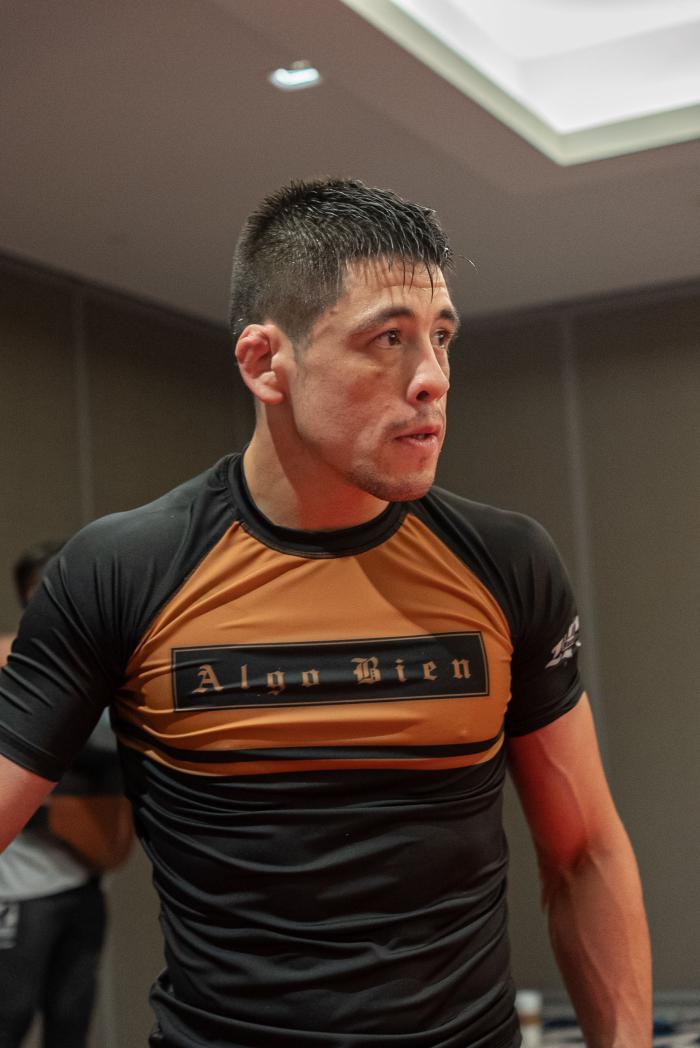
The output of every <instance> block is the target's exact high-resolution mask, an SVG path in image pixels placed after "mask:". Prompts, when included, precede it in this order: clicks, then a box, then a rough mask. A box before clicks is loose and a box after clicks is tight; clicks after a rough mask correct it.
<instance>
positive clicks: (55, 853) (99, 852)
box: [0, 541, 132, 1048]
mask: <svg viewBox="0 0 700 1048" xmlns="http://www.w3.org/2000/svg"><path fill="white" fill-rule="evenodd" d="M61 545H62V543H60V542H55V541H49V542H42V543H38V544H37V545H34V546H32V547H30V548H29V549H28V550H26V551H25V552H24V553H23V554H22V556H21V557H20V558H19V559H18V561H17V562H16V564H15V567H14V577H15V585H16V589H17V595H18V597H19V601H20V604H21V605H22V607H26V606H27V604H28V602H29V599H30V597H31V595H32V594H33V593H34V591H35V590H36V588H37V586H38V585H39V581H40V579H41V576H42V574H43V572H44V569H45V568H46V565H47V563H48V562H49V560H50V559H51V558H52V557H53V556H55V554H56V553H57V552H58V550H59V549H60V548H61ZM11 641H12V638H11V637H9V636H2V637H0V665H2V664H3V663H4V662H5V661H6V659H7V657H8V656H9V653H10V648H11ZM131 837H132V831H131V819H130V816H129V809H128V806H127V802H126V800H125V798H124V796H123V794H122V783H121V777H120V773H119V763H118V760H117V753H116V747H115V744H114V736H113V734H112V732H111V730H110V728H109V724H108V723H107V724H105V723H104V718H103V717H101V718H100V720H99V722H98V724H97V727H96V728H95V730H94V731H93V733H92V735H91V736H90V739H89V741H88V744H87V745H86V746H85V747H84V748H83V749H82V751H81V752H80V753H79V754H78V756H77V758H76V760H75V761H74V763H73V765H72V766H71V768H70V769H69V770H68V772H67V773H66V774H65V775H64V776H63V778H62V780H61V782H60V784H59V786H58V787H57V789H56V791H55V793H54V794H53V795H52V797H51V798H50V800H49V801H48V802H47V803H46V804H45V805H43V806H42V807H40V808H39V809H38V811H37V812H36V814H35V815H34V816H33V817H32V819H31V820H30V822H29V823H28V825H27V826H26V827H25V829H24V830H23V831H22V832H21V833H20V834H19V835H18V836H17V838H16V839H15V840H14V841H13V843H12V844H11V845H10V846H9V847H8V848H7V849H6V850H5V851H4V852H3V853H2V855H0V1001H1V1002H2V1004H0V1048H19V1046H20V1045H21V1044H22V1042H23V1040H24V1036H25V1034H26V1033H27V1031H28V1029H29V1027H30V1026H31V1023H32V1020H33V1018H34V1016H35V1015H36V1014H38V1013H40V1014H41V1016H42V1044H43V1045H44V1048H68V1046H70V1048H81V1046H82V1045H85V1044H86V1043H87V1036H88V1030H89V1027H90V1019H91V1016H92V1011H93V1006H94V1001H95V993H96V988H97V983H96V975H97V968H98V964H99V959H100V954H101V951H102V944H103V940H104V933H105V926H106V909H105V902H104V898H103V895H102V891H101V888H100V879H99V874H100V873H101V872H103V871H104V870H106V869H110V868H113V867H114V866H116V865H118V864H119V863H120V862H121V861H122V860H123V859H124V858H125V857H126V854H127V852H128V850H129V847H130V844H131Z"/></svg>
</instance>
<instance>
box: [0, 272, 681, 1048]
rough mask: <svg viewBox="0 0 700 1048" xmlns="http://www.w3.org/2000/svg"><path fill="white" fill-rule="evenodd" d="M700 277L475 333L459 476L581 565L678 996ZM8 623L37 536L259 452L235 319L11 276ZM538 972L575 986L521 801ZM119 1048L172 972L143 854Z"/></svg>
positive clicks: (603, 683) (121, 882) (116, 925)
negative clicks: (551, 932) (17, 576)
mask: <svg viewBox="0 0 700 1048" xmlns="http://www.w3.org/2000/svg"><path fill="white" fill-rule="evenodd" d="M699 332H700V287H697V286H696V287H686V288H680V289H669V290H660V291H656V292H650V293H646V294H640V295H638V296H633V297H629V298H618V299H612V300H608V301H600V302H589V303H581V304H573V305H568V306H566V307H552V308H551V309H548V310H541V311H539V312H538V313H536V314H532V315H527V314H523V315H518V316H510V317H502V318H488V319H485V320H482V321H478V322H477V321H471V322H469V323H468V324H467V325H466V330H465V333H464V336H463V338H462V339H461V340H460V345H459V346H458V347H457V348H456V350H455V354H454V364H453V369H454V377H453V389H452V393H451V405H450V433H449V436H448V441H447V445H446V450H445V453H444V456H443V461H442V465H441V471H440V478H439V479H440V482H441V483H443V484H444V485H445V486H448V487H450V488H452V489H454V490H456V491H459V492H461V493H463V494H466V495H468V496H470V497H472V498H476V499H479V500H483V501H488V502H493V503H495V504H498V505H502V506H508V507H511V508H515V509H518V510H521V511H524V512H526V513H530V514H532V515H533V516H535V517H537V518H538V519H539V520H541V521H542V522H543V523H544V524H545V526H546V527H548V528H549V530H550V531H551V533H552V534H553V536H554V538H555V540H556V542H557V544H558V545H559V547H560V549H561V552H562V554H563V556H564V558H565V560H566V562H567V564H568V566H569V569H570V571H571V574H572V577H573V579H574V584H575V587H576V590H577V594H578V597H579V604H580V606H581V611H582V616H583V621H584V652H585V659H584V663H585V673H586V679H587V684H588V688H589V691H590V692H591V696H592V701H593V705H594V710H595V712H596V717H597V721H598V725H599V730H600V733H601V738H602V744H603V751H604V756H605V759H606V764H607V767H608V771H609V775H610V779H611V783H612V786H613V791H614V793H615V796H616V799H617V801H618V804H619V807H620V809H621V812H622V815H623V818H624V820H625V823H626V825H627V827H628V830H629V832H630V835H631V837H632V840H633V843H634V845H635V847H636V850H637V855H638V858H639V862H640V866H641V870H642V875H643V879H644V883H645V890H646V896H647V902H648V907H649V916H650V921H651V927H652V936H653V941H654V951H655V961H656V982H657V988H658V989H661V990H671V989H692V988H695V987H697V985H698V975H699V973H700V960H699V956H698V943H699V942H700V928H699V927H698V913H699V912H700V906H699V905H698V901H699V900H698V888H697V883H698V876H697V871H698V869H699V868H700V862H699V860H700V844H699V835H698V828H697V824H698V820H697V798H698V796H699V795H700V761H698V759H697V752H696V751H697V745H696V739H697V737H698V734H699V730H698V729H699V728H700V703H698V701H697V700H698V696H697V686H696V684H695V680H696V677H695V672H694V648H695V646H696V644H697V637H698V633H699V631H698V612H697V592H698V581H699V576H700V563H699V554H698V542H697V530H698V529H697V524H698V504H699V503H698V491H697V487H698V474H699V467H700V432H699V430H698V424H697V416H698V411H697V403H698V392H699V391H700V352H698V351H699V350H700V334H699ZM0 353H1V360H2V377H3V384H2V400H1V403H2V413H1V415H0V432H1V434H2V439H0V475H1V476H2V478H3V491H4V498H3V503H2V506H3V511H2V514H1V516H0V628H4V629H12V628H13V626H14V624H15V622H16V617H17V608H16V605H15V600H14V594H13V593H12V589H11V586H10V581H9V572H10V567H11V564H12V561H13V560H14V558H15V556H16V555H17V553H18V552H19V550H21V549H22V547H23V546H24V545H26V544H27V543H29V542H31V541H36V540H38V539H41V538H44V537H48V536H53V535H67V534H70V533H71V532H72V531H74V530H75V529H76V528H77V527H79V526H80V525H81V523H83V522H84V521H85V520H87V519H90V518H91V517H93V516H97V515H101V514H103V513H107V512H110V511H112V510H115V509H120V508H126V507H129V506H133V505H136V504H138V503H140V502H143V501H145V500H147V499H150V498H153V497H155V496H157V495H158V494H160V493H161V492H163V491H165V490H167V489H168V488H169V487H171V486H172V485H174V484H176V483H177V482H178V481H180V480H184V479H185V478H186V477H188V476H190V475H192V474H194V473H195V472H197V471H198V470H200V469H203V468H205V467H206V466H207V465H208V464H209V463H210V462H212V461H214V460H215V459H216V458H217V457H218V456H219V455H221V454H224V453H225V452H226V451H227V450H229V449H231V448H233V447H237V446H240V445H241V443H242V442H243V440H244V439H245V438H246V436H247V435H248V433H249V432H250V429H251V426H252V410H251V405H250V402H249V399H248V397H247V394H246V393H245V391H244V390H243V388H242V386H241V384H240V382H239V380H238V378H237V376H235V369H234V366H233V363H232V355H231V349H230V346H229V341H228V337H227V335H226V333H225V331H224V330H223V329H218V328H212V327H211V326H208V325H204V324H201V323H198V322H196V321H193V320H190V319H187V318H185V317H178V316H174V315H172V314H169V313H167V312H164V311H162V310H159V309H156V308H155V307H149V306H147V305H145V304H143V303H134V302H130V301H129V300H127V299H125V298H123V297H120V296H117V295H114V294H109V293H107V292H105V291H102V290H99V289H92V288H89V287H84V286H81V285H79V284H78V283H76V282H73V281H70V280H68V279H64V278H61V277H58V276H52V275H49V274H44V273H40V272H38V271H34V270H31V269H30V268H29V267H24V266H20V265H17V264H15V263H12V262H10V261H9V260H8V261H6V262H5V263H4V264H2V263H0ZM506 820H507V825H508V830H509V835H510V839H511V850H512V868H511V909H512V933H513V934H512V937H513V953H514V966H515V973H516V977H517V979H518V981H519V982H520V984H521V985H534V986H539V987H542V988H545V989H557V988H558V987H559V986H560V982H559V979H558V975H557V973H556V969H555V966H554V963H553V961H552V959H551V956H550V953H549V949H548V946H547V942H546V932H545V929H544V926H543V921H542V917H541V914H540V912H539V905H538V891H537V883H536V872H535V866H534V860H533V856H532V848H531V846H530V844H529V840H528V837H527V832H526V830H525V828H524V826H523V823H522V819H521V817H520V815H519V812H518V810H517V805H516V803H515V802H514V801H513V797H512V796H511V795H510V794H509V795H508V797H507V803H506ZM109 893H110V898H111V903H112V932H111V939H110V943H109V946H108V949H107V951H106V955H105V965H104V972H103V983H104V992H103V994H102V999H101V1006H100V1011H99V1014H98V1016H97V1020H96V1034H95V1039H96V1043H99V1045H100V1048H117V1046H119V1048H130V1046H131V1045H133V1044H139V1043H144V1040H145V1035H146V1031H147V1030H148V1028H149V1026H150V1014H149V1012H148V1009H147V1005H146V986H147V984H148V982H149V981H150V980H151V978H152V977H153V976H154V975H155V974H156V972H157V970H158V968H159V967H160V965H161V964H162V953H161V947H160V935H159V931H158V927H157V920H156V907H155V902H154V898H153V894H152V889H151V887H150V877H149V874H148V871H147V869H146V864H145V861H144V859H143V858H142V856H141V854H140V853H138V852H136V853H134V855H133V856H132V858H131V859H130V861H129V863H128V864H127V866H126V867H125V868H124V869H123V870H122V871H120V872H119V873H117V874H115V875H114V876H113V877H112V878H111V880H110V882H109Z"/></svg>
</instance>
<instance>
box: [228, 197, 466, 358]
mask: <svg viewBox="0 0 700 1048" xmlns="http://www.w3.org/2000/svg"><path fill="white" fill-rule="evenodd" d="M370 259H386V261H387V262H388V263H389V264H391V263H392V262H393V261H394V260H398V261H399V262H403V264H404V266H406V265H407V264H408V267H409V272H411V273H412V272H413V269H414V268H415V267H416V266H418V265H420V266H425V267H426V269H427V270H428V273H429V274H430V277H431V279H432V277H433V274H434V273H435V271H436V270H438V269H439V270H445V269H448V268H450V266H451V265H452V255H451V252H450V247H449V244H448V241H447V236H446V234H445V233H444V231H443V230H442V228H441V227H440V224H439V222H438V220H437V217H436V214H435V212H434V211H433V210H432V209H431V208H427V207H422V206H421V205H420V204H413V203H411V202H409V201H407V200H403V199H402V198H401V197H399V196H397V195H396V194H395V193H392V192H391V191H390V190H387V189H373V188H371V187H369V186H366V185H365V184H364V182H360V181H359V180H357V179H332V178H329V179H323V180H319V181H313V182H291V183H290V184H289V185H288V186H285V187H284V188H282V189H280V190H278V191H277V192H276V193H273V194H272V195H271V196H269V197H267V199H266V200H264V201H263V202H262V204H261V205H260V207H259V208H258V209H257V210H256V211H254V212H253V213H252V215H250V217H249V218H248V220H247V221H246V223H245V225H244V227H243V230H242V232H241V235H240V237H239V240H238V243H237V245H236V250H235V254H234V259H233V275H232V280H231V308H230V322H231V331H232V333H233V337H234V340H237V339H238V337H239V336H240V334H241V332H242V331H243V330H244V328H245V327H246V325H247V324H254V323H263V322H264V321H266V320H272V321H274V323H276V324H279V326H280V327H281V328H283V330H284V331H285V332H286V334H287V335H289V337H290V338H291V339H292V341H293V342H301V341H303V340H304V339H305V337H306V336H307V335H308V333H309V331H310V329H311V327H312V325H313V323H314V321H315V320H316V319H317V318H318V317H319V316H320V315H321V314H322V313H323V312H324V311H325V310H326V309H327V308H328V307H329V306H331V305H333V303H334V302H337V300H338V298H339V297H340V295H341V294H342V289H343V280H344V277H345V272H346V269H347V266H348V264H349V263H351V262H357V261H364V260H370Z"/></svg>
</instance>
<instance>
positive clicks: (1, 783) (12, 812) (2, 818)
mask: <svg viewBox="0 0 700 1048" xmlns="http://www.w3.org/2000/svg"><path fill="white" fill-rule="evenodd" d="M55 785H56V783H55V782H52V781H51V780H50V779H44V778H42V777H41V776H40V775H35V774H34V772H31V771H27V769H26V768H22V767H21V765H19V764H15V763H14V761H11V760H9V759H8V758H7V757H3V756H0V851H2V849H3V848H6V847H7V845H8V844H9V843H10V842H11V841H12V840H14V838H15V837H16V836H17V834H18V833H19V831H20V830H21V829H22V827H23V826H24V824H25V823H26V822H27V820H28V819H30V818H31V816H32V815H33V814H34V812H35V811H36V809H37V808H38V807H39V805H40V804H41V802H42V801H43V800H44V798H45V797H46V796H47V794H49V793H50V792H51V790H52V789H53V788H54V786H55Z"/></svg>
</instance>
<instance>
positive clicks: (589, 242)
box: [0, 0, 700, 322]
mask: <svg viewBox="0 0 700 1048" xmlns="http://www.w3.org/2000/svg"><path fill="white" fill-rule="evenodd" d="M630 6H631V5H630ZM0 41H1V43H0V54H1V56H2V61H0V252H4V253H5V254H9V255H13V256H17V257H20V258H23V259H28V260H31V261H34V262H37V263H40V264H42V265H45V266H49V267H51V268H54V269H58V270H61V271H65V272H68V273H71V274H74V275H76V276H79V277H81V278H84V279H86V280H88V281H91V282H94V283H98V284H104V285H108V286H111V287H114V288H117V289H119V290H122V291H125V292H128V293H130V294H133V295H136V296H138V297H140V298H144V299H148V300H153V301H156V302H158V303H161V304H163V305H165V306H168V307H171V308H174V309H177V310H180V311H184V312H187V313H191V314H194V315H197V316H201V317H203V318H206V319H208V320H212V321H215V322H223V321H224V318H225V316H226V298H227V285H228V279H229V267H230V256H231V250H232V247H233V244H234V242H235V238H236V235H237V233H238V230H239V228H240V225H241V223H242V221H243V219H244V218H245V215H246V214H247V213H248V212H249V211H250V210H251V208H253V207H254V206H255V205H256V203H257V202H258V201H259V200H260V198H261V197H262V196H263V195H265V194H266V193H267V192H269V191H271V190H273V189H275V188H277V187H278V186H279V185H281V184H283V183H284V182H286V181H288V180H289V179H291V178H304V177H315V176H319V175H324V174H332V175H338V174H340V175H351V176H355V177H360V178H362V179H364V180H365V181H367V182H370V183H372V184H375V185H381V186H388V187H390V188H393V189H395V190H397V191H398V192H399V193H401V194H402V195H404V196H408V197H410V198H413V199H416V200H418V201H420V202H422V203H425V204H429V205H431V206H433V207H435V208H436V209H437V211H438V213H439V215H440V217H441V219H442V221H443V224H444V225H445V227H446V228H447V230H448V231H449V232H450V234H451V239H452V243H453V246H454V248H455V250H456V253H457V254H458V255H459V256H462V260H461V261H460V262H459V263H458V266H457V272H456V274H455V277H454V280H453V286H454V292H455V299H456V302H457V305H458V307H459V308H460V310H461V311H462V313H463V314H465V315H476V314H484V313H491V312H495V311H502V310H511V309H516V308H520V307H526V306H533V305H539V304H542V303H545V302H551V301H555V300H562V299H571V298H578V297H582V296H589V295H597V294H602V293H606V292H616V291H622V290H628V289H636V288H639V287H644V286H649V285H658V284H671V283H677V282H682V281H687V280H695V279H698V278H700V235H699V234H700V178H699V177H698V172H699V170H700V141H698V140H695V141H689V142H684V143H680V144H677V145H669V146H664V147H663V148H658V149H651V150H646V151H644V152H639V153H632V154H628V155H625V156H620V157H616V158H612V159H606V160H598V161H595V162H591V163H585V164H573V165H571V166H568V167H561V166H559V165H557V164H555V163H554V162H552V161H551V160H549V159H548V158H547V157H545V156H544V155H543V154H542V153H540V152H539V151H537V150H536V149H535V148H534V147H533V146H531V145H530V144H528V143H527V142H526V141H525V140H524V139H523V138H521V137H520V136H518V135H517V134H516V133H515V132H514V131H512V130H510V129H509V128H507V127H506V126H505V125H503V124H501V123H500V122H499V121H498V120H496V119H495V117H493V116H492V115H490V114H489V113H487V112H486V111H485V110H484V109H482V108H480V107H479V106H478V105H477V104H476V103H475V102H473V101H471V100H470V99H469V98H467V97H465V95H464V94H463V93H462V92H460V91H459V90H457V88H455V87H454V86H453V85H451V84H450V83H449V82H447V81H446V80H445V79H443V78H442V77H441V76H440V75H438V73H436V72H435V71H433V70H432V69H430V68H428V66H426V65H424V64H423V63H421V62H420V61H419V60H418V58H416V57H414V56H413V55H411V54H409V53H407V52H406V51H404V50H402V49H401V48H400V47H399V45H398V44H396V43H394V42H393V41H392V40H390V39H389V38H387V36H386V35H385V34H384V33H382V32H381V31H380V30H378V29H377V28H375V27H374V26H372V25H371V24H369V22H367V21H366V20H365V19H364V18H362V17H360V15H358V14H357V13H356V12H355V11H354V10H352V9H351V8H350V7H349V6H348V5H347V4H346V3H343V2H342V0H120V2H119V3H115V2H114V0H61V3H59V4H49V3H48V2H47V0H0ZM297 59H308V60H310V61H312V62H313V64H314V65H316V66H317V67H318V68H319V69H320V71H321V73H322V76H323V83H322V84H321V85H320V86H319V87H316V88H313V89H310V90H306V91H297V92H290V93H283V92H279V91H277V90H276V89H275V88H274V87H272V86H271V85H270V84H269V83H268V80H267V76H268V73H269V72H270V71H271V70H273V69H275V68H276V67H278V66H285V65H289V64H291V63H292V62H293V61H294V60H297ZM469 260H471V261H469ZM471 263H473V264H471Z"/></svg>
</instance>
